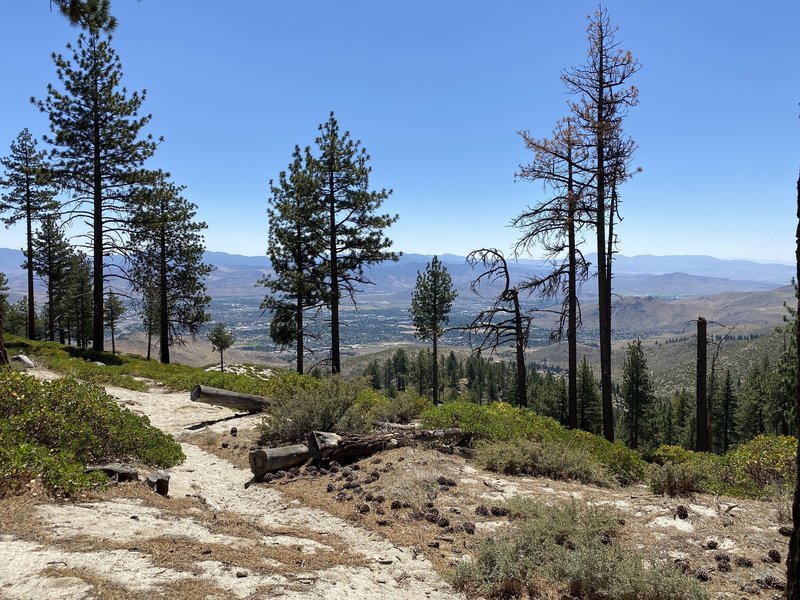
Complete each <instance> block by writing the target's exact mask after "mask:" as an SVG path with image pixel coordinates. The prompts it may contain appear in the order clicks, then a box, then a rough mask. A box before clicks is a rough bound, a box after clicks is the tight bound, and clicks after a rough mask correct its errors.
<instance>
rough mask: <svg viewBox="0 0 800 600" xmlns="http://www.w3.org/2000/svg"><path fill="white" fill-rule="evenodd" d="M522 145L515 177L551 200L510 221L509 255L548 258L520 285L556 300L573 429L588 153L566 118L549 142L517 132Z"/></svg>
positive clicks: (557, 336) (584, 271)
mask: <svg viewBox="0 0 800 600" xmlns="http://www.w3.org/2000/svg"><path fill="white" fill-rule="evenodd" d="M520 135H521V136H522V138H523V139H524V140H525V145H526V146H527V147H528V148H529V149H530V150H532V151H533V152H534V160H533V162H532V163H530V164H529V165H522V166H520V172H519V173H518V174H517V176H518V177H520V178H521V179H526V180H531V181H541V182H543V183H544V186H545V188H546V189H547V190H548V191H550V192H551V194H552V196H551V197H550V198H549V199H547V200H544V201H542V202H540V203H539V204H537V205H535V206H534V207H532V208H531V207H528V208H527V209H526V210H525V211H524V212H522V213H521V214H520V215H519V216H517V217H516V218H515V219H514V220H513V221H512V225H513V226H514V227H519V228H520V229H521V230H522V237H521V238H520V240H519V241H518V242H517V244H516V246H515V249H514V252H515V254H516V255H518V256H519V255H520V254H522V253H528V254H531V253H532V252H533V250H534V248H535V247H541V249H542V250H543V251H544V253H545V255H546V256H547V257H548V258H549V259H550V260H551V269H550V271H549V272H547V273H546V274H544V275H543V276H539V277H531V278H529V279H527V280H526V281H525V282H523V283H522V284H521V285H520V289H521V290H524V291H527V292H528V293H534V292H538V294H539V295H540V296H541V297H542V298H545V299H557V298H560V299H562V304H561V309H560V310H557V311H555V312H556V314H557V315H558V317H559V318H558V325H557V326H556V328H555V329H554V330H553V331H552V332H551V334H550V339H551V341H555V342H559V343H560V342H561V340H562V339H563V337H564V332H565V330H566V335H567V349H568V360H569V363H568V366H569V368H568V375H567V378H568V389H569V392H568V401H567V406H568V410H567V412H568V421H567V422H568V426H569V427H570V428H571V429H574V428H576V427H577V426H578V384H577V372H578V351H577V331H578V327H579V326H580V322H581V317H580V304H579V302H578V288H579V286H580V284H582V283H583V282H584V281H586V279H587V278H588V276H589V269H588V265H587V263H586V260H585V259H584V257H583V253H582V252H581V251H580V249H579V248H578V246H579V243H580V242H581V241H582V240H580V241H579V240H578V234H579V231H580V229H581V228H582V227H584V226H585V225H587V224H590V222H589V220H588V215H587V212H586V207H585V205H584V201H585V198H584V196H585V191H586V190H587V189H588V188H589V186H590V185H591V181H592V177H591V171H590V169H589V168H588V152H587V149H586V147H585V142H584V139H583V138H582V137H581V135H580V133H579V132H578V130H577V128H576V127H575V126H574V125H573V122H572V119H570V118H567V119H564V120H563V121H561V122H560V123H559V124H558V125H557V126H556V129H555V131H554V132H553V137H552V139H546V140H537V139H534V138H533V137H531V135H530V133H529V132H526V131H523V132H520Z"/></svg>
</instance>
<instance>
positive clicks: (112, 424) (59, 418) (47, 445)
mask: <svg viewBox="0 0 800 600" xmlns="http://www.w3.org/2000/svg"><path fill="white" fill-rule="evenodd" d="M184 458H185V456H184V455H183V452H182V451H181V449H180V446H179V445H178V444H177V443H176V442H175V441H174V440H172V438H170V437H169V436H167V435H166V434H164V433H162V432H161V431H159V430H158V429H156V428H154V427H151V426H150V424H149V421H148V420H147V418H146V417H140V416H138V415H135V414H133V413H132V412H130V411H129V410H127V409H123V408H120V407H119V406H118V405H117V404H116V403H115V402H114V401H113V400H112V399H111V398H110V397H109V396H108V395H107V394H106V393H105V392H104V391H103V390H102V389H100V388H98V387H95V386H93V385H89V384H86V383H81V382H78V381H75V380H74V379H70V378H67V379H59V380H56V381H52V382H39V381H37V380H35V379H33V378H32V377H29V376H27V375H23V374H20V373H17V372H14V371H10V370H8V369H5V370H2V371H0V472H2V473H4V474H5V473H7V474H10V475H11V477H12V479H13V478H14V477H19V476H22V475H23V474H24V475H26V476H32V477H33V476H38V475H41V476H42V478H43V482H44V483H45V485H46V486H48V487H49V488H50V489H53V490H59V491H63V492H74V491H76V490H77V489H80V488H81V487H85V486H86V485H89V484H91V483H95V482H97V481H98V478H97V476H84V475H83V467H84V465H86V464H87V463H96V462H106V461H111V460H137V461H140V462H143V463H145V464H147V465H151V466H157V467H170V466H173V465H175V464H177V463H179V462H181V461H182V460H183V459H184Z"/></svg>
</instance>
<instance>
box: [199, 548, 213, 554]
mask: <svg viewBox="0 0 800 600" xmlns="http://www.w3.org/2000/svg"><path fill="white" fill-rule="evenodd" d="M200 554H211V550H210V549H208V548H203V549H202V550H201V551H200Z"/></svg>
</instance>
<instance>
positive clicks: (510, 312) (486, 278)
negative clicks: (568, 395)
mask: <svg viewBox="0 0 800 600" xmlns="http://www.w3.org/2000/svg"><path fill="white" fill-rule="evenodd" d="M467 263H468V264H469V265H470V266H471V267H473V268H475V267H477V266H478V265H482V266H483V268H484V269H485V270H484V271H483V273H481V274H480V275H478V277H477V278H476V279H475V280H474V281H473V282H472V284H471V288H472V291H473V292H475V293H476V294H478V295H480V287H481V284H484V283H485V284H489V285H492V284H494V285H497V284H499V285H500V286H502V291H501V292H500V293H499V294H498V295H497V297H496V298H495V300H494V302H493V304H492V305H491V307H489V308H487V309H486V310H482V311H481V312H480V313H478V316H477V317H475V319H474V320H473V321H472V323H471V324H470V325H468V326H467V327H466V328H465V329H466V330H467V331H468V332H469V338H470V346H472V348H473V349H475V350H476V351H483V350H489V351H490V353H494V352H495V351H496V350H497V349H498V348H499V347H501V346H504V345H506V344H514V351H515V357H516V365H517V403H518V404H519V405H520V406H527V404H528V392H527V373H526V371H525V349H526V348H527V347H528V333H529V331H530V326H531V320H532V317H531V316H530V313H528V312H523V311H522V308H521V307H520V302H519V294H520V292H519V288H518V287H514V286H512V285H511V275H510V274H509V272H508V263H506V259H505V257H504V256H503V254H502V253H501V252H500V251H499V250H496V249H494V248H481V249H480V250H474V251H473V252H470V253H469V255H468V256H467ZM475 339H477V343H473V340H475Z"/></svg>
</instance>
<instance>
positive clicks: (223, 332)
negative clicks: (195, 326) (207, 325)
mask: <svg viewBox="0 0 800 600" xmlns="http://www.w3.org/2000/svg"><path fill="white" fill-rule="evenodd" d="M208 341H209V342H211V348H212V349H213V350H214V352H219V367H220V370H222V371H224V370H225V363H224V362H223V360H222V358H223V353H224V352H225V350H227V349H228V348H230V347H231V346H233V344H234V343H236V336H235V335H233V333H232V332H231V331H230V330H229V329H228V328H227V327H226V326H225V323H216V324H215V325H214V327H212V328H211V331H209V332H208Z"/></svg>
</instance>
